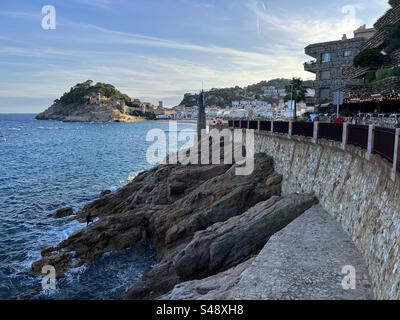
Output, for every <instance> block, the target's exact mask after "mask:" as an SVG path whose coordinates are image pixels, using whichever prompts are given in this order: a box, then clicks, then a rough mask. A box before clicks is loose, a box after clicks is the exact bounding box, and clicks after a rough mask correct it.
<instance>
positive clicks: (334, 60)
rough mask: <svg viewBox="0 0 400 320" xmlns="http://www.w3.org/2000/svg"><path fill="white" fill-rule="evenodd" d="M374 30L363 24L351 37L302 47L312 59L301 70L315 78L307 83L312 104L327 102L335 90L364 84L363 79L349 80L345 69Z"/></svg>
mask: <svg viewBox="0 0 400 320" xmlns="http://www.w3.org/2000/svg"><path fill="white" fill-rule="evenodd" d="M374 32H375V30H374V29H367V28H366V27H365V26H362V27H361V28H359V29H357V30H356V31H355V32H354V38H351V39H348V38H347V36H346V35H343V38H342V39H341V40H337V41H329V42H323V43H315V44H311V45H309V46H307V47H306V48H305V53H306V54H307V55H309V56H311V57H312V58H314V60H312V61H310V62H306V63H305V64H304V69H305V71H308V72H311V73H314V74H315V81H308V82H306V85H307V86H308V87H309V89H313V90H315V105H317V106H324V105H325V106H326V105H329V104H331V103H332V102H333V95H334V92H335V91H337V90H342V89H343V88H346V87H347V86H362V85H363V84H364V81H363V80H362V79H349V78H348V77H347V76H346V70H347V69H348V68H350V67H352V65H353V59H354V56H355V55H357V54H358V53H359V52H360V50H361V48H362V46H363V45H364V44H365V43H366V42H367V40H368V37H371V35H372V34H374Z"/></svg>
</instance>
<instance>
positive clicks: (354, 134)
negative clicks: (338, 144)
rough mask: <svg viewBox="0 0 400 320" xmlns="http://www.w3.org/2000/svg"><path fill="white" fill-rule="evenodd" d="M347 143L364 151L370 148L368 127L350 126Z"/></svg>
mask: <svg viewBox="0 0 400 320" xmlns="http://www.w3.org/2000/svg"><path fill="white" fill-rule="evenodd" d="M347 142H348V143H349V144H352V145H353V146H357V147H360V148H362V149H367V148H368V126H357V125H349V137H348V140H347Z"/></svg>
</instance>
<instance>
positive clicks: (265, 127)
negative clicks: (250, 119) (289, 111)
mask: <svg viewBox="0 0 400 320" xmlns="http://www.w3.org/2000/svg"><path fill="white" fill-rule="evenodd" d="M271 123H272V122H271V121H260V130H261V131H271V128H272V127H271Z"/></svg>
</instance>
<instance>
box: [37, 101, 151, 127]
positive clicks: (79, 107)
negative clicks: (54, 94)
mask: <svg viewBox="0 0 400 320" xmlns="http://www.w3.org/2000/svg"><path fill="white" fill-rule="evenodd" d="M36 119H37V120H56V121H62V122H98V123H107V122H141V121H145V120H146V119H145V118H143V117H135V116H131V115H128V114H125V113H122V112H120V111H119V110H117V109H115V108H114V107H113V106H112V105H110V104H98V105H90V104H71V105H64V104H61V103H58V104H54V105H53V106H51V107H50V108H48V109H47V110H46V111H44V112H42V113H39V114H38V115H37V116H36Z"/></svg>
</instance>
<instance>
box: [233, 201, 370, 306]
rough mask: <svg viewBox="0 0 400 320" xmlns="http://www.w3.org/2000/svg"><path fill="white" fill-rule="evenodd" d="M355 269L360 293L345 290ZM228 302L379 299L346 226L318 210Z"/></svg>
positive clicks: (260, 260) (243, 278)
mask: <svg viewBox="0 0 400 320" xmlns="http://www.w3.org/2000/svg"><path fill="white" fill-rule="evenodd" d="M347 265H350V266H354V268H355V270H356V289H354V290H344V289H343V287H342V280H343V278H344V277H345V276H346V275H345V274H342V269H343V267H344V266H347ZM227 298H228V299H256V300H258V299H264V300H268V299H279V300H281V299H283V300H286V299H294V300H308V299H315V300H319V299H328V300H331V299H332V300H333V299H334V300H336V299H339V300H347V299H351V300H353V299H354V300H359V299H360V300H362V299H373V298H374V296H373V293H372V289H371V285H370V280H369V277H368V272H367V268H366V265H365V262H364V259H363V258H362V256H361V254H360V252H359V251H358V249H357V248H356V247H355V245H354V244H353V242H352V241H351V239H350V238H349V237H348V236H347V235H346V234H345V233H344V231H343V229H342V228H341V226H340V225H339V224H338V223H337V222H336V221H335V220H334V219H333V218H332V217H331V216H329V215H328V213H326V212H325V211H324V210H323V209H322V208H321V207H320V206H315V207H313V208H311V209H310V210H308V211H307V212H306V213H304V214H303V215H302V216H300V217H299V218H298V219H296V220H295V221H293V222H292V223H291V224H289V225H288V226H287V227H286V228H285V229H283V230H281V231H280V232H278V233H277V234H275V235H274V236H273V237H272V238H271V239H270V241H269V242H268V243H267V245H266V246H265V247H264V249H263V250H262V251H261V252H260V254H259V255H258V256H257V257H256V258H255V260H254V261H253V262H252V264H251V265H250V266H249V267H248V268H246V270H245V271H243V273H242V274H241V275H240V278H239V281H238V283H237V284H236V285H234V286H233V287H232V288H231V289H230V290H229V293H228V295H227Z"/></svg>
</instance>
